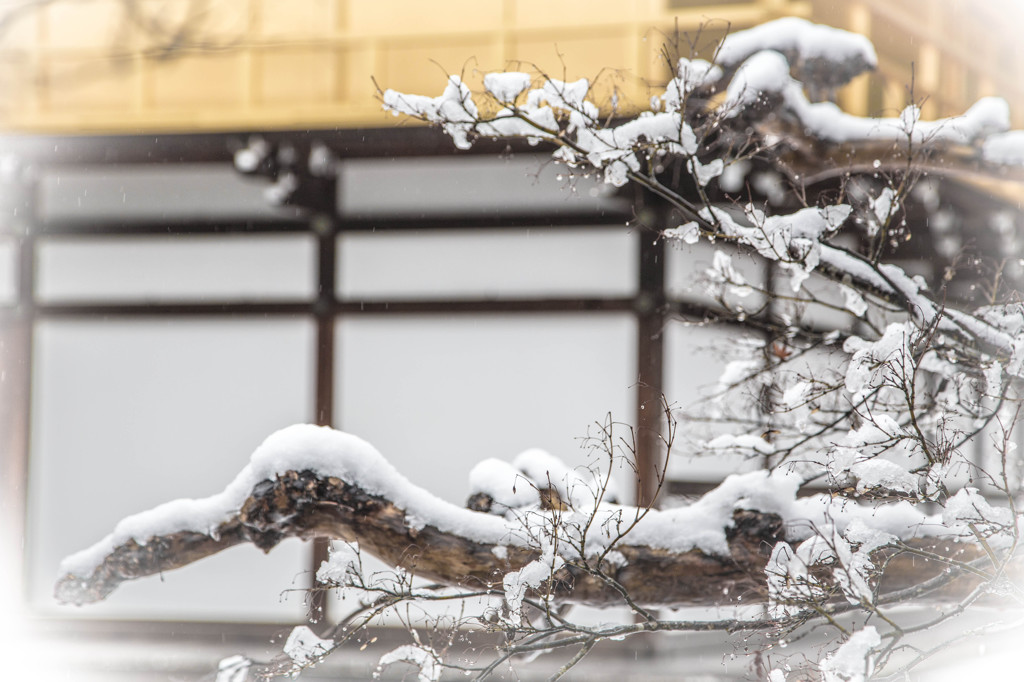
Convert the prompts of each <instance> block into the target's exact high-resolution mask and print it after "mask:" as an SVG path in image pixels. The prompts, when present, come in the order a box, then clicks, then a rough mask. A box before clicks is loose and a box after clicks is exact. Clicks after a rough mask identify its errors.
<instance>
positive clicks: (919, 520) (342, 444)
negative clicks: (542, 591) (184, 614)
mask: <svg viewBox="0 0 1024 682" xmlns="http://www.w3.org/2000/svg"><path fill="white" fill-rule="evenodd" d="M513 466H514V467H516V468H518V469H520V470H521V471H523V472H524V473H526V475H527V476H528V477H529V478H531V479H532V480H533V481H535V482H536V483H538V484H539V483H540V482H542V481H543V482H544V483H545V485H552V486H554V487H555V488H556V489H557V490H558V492H559V495H561V496H562V499H563V500H566V501H569V503H570V505H571V507H572V509H573V510H574V511H573V512H572V513H569V514H566V515H565V516H566V518H569V519H576V517H577V516H579V515H580V514H593V515H594V518H593V523H592V524H591V531H592V533H593V535H592V536H591V537H590V541H592V544H591V546H593V547H594V548H598V549H599V548H600V547H601V546H602V544H601V543H602V542H605V543H607V542H610V541H611V540H612V539H613V538H614V537H615V533H616V529H617V528H620V527H621V525H622V523H629V522H630V519H633V518H639V516H640V515H641V514H642V513H644V510H641V509H637V508H633V507H628V506H619V505H615V504H607V503H603V504H599V503H598V502H597V497H596V495H597V494H599V492H600V490H601V488H600V485H599V484H601V483H602V482H603V480H604V479H602V478H601V477H600V475H599V473H598V472H589V473H590V474H591V475H592V476H593V478H592V479H588V478H586V476H585V474H586V473H587V471H584V472H580V471H579V470H574V469H569V468H568V467H566V465H565V464H564V463H563V462H561V460H559V459H558V458H556V457H553V456H551V455H548V454H547V453H545V452H544V451H542V450H530V451H527V452H526V453H523V454H521V455H520V456H519V457H517V458H516V461H515V462H514V463H513ZM307 470H308V471H312V472H314V473H316V474H317V475H319V476H322V477H336V478H339V479H341V480H343V481H346V482H347V483H349V484H350V485H354V486H358V487H360V488H362V489H363V490H365V491H366V492H367V493H369V494H371V495H378V496H380V497H382V498H384V499H386V500H388V501H389V502H391V503H392V504H394V505H395V507H397V508H398V509H402V510H404V511H405V515H406V518H407V520H408V521H409V522H410V523H415V524H417V525H419V526H420V527H422V526H426V525H430V526H433V527H435V528H437V529H438V530H440V531H441V532H448V533H452V534H455V535H460V536H463V537H465V538H467V539H469V540H471V541H474V542H478V543H481V544H487V545H515V546H530V545H531V544H532V543H533V542H534V541H533V540H532V539H531V538H534V537H536V533H535V532H534V531H535V530H536V529H534V528H531V527H530V523H531V520H530V517H531V514H530V513H525V512H524V513H519V514H517V513H513V514H509V515H508V516H507V517H505V518H502V517H499V516H493V515H489V514H484V513H479V512H475V511H471V510H468V509H464V508H461V507H458V506H455V505H453V504H451V503H449V502H446V501H444V500H441V499H440V498H438V497H436V496H434V495H433V494H431V493H429V492H428V491H426V490H424V489H423V488H420V487H418V486H415V485H413V484H412V483H410V482H409V481H408V480H407V479H406V478H405V477H404V476H402V475H401V474H400V473H399V472H398V471H397V470H396V469H395V468H394V467H393V466H392V465H391V464H390V463H389V462H388V461H387V460H385V459H384V457H383V456H382V455H381V454H380V453H379V452H378V451H377V450H376V448H374V447H373V446H372V445H370V444H369V443H367V442H366V441H364V440H362V439H360V438H358V437H356V436H353V435H351V434H347V433H343V432H341V431H335V430H333V429H330V428H328V427H320V426H313V425H309V424H299V425H295V426H290V427H288V428H285V429H282V430H280V431H278V432H276V433H274V434H272V435H271V436H269V437H268V438H267V439H266V441H264V442H263V444H262V445H260V447H259V448H257V449H256V451H255V452H254V453H253V455H252V459H251V461H250V463H249V464H248V465H247V466H246V467H245V468H244V469H242V471H241V472H240V473H239V474H238V476H237V477H236V478H235V480H234V481H232V482H231V483H230V484H229V485H228V486H227V488H226V489H225V490H224V491H223V492H221V493H219V494H217V495H214V496H212V497H208V498H205V499H199V500H194V499H182V500H175V501H173V502H169V503H167V504H164V505H160V506H158V507H156V508H154V509H151V510H149V511H146V512H142V513H140V514H136V515H134V516H130V517H128V518H126V519H124V520H123V521H121V522H120V523H119V524H117V526H116V527H115V528H114V532H113V533H111V534H110V535H108V536H107V537H105V538H104V539H102V540H101V541H100V542H98V543H96V544H95V545H93V546H92V547H89V548H88V549H85V550H83V551H81V552H78V553H77V554H73V555H71V556H69V557H68V558H66V559H65V560H64V561H63V562H62V563H61V567H60V571H61V574H62V575H64V574H72V575H77V576H83V577H85V576H88V575H89V574H90V573H91V572H92V571H93V570H94V569H95V568H96V567H97V566H98V565H99V564H100V563H101V562H102V561H103V559H104V558H105V557H106V556H107V555H109V554H110V553H111V552H112V551H113V550H114V548H115V547H117V546H119V545H122V544H125V543H127V542H129V541H134V542H136V543H138V544H141V545H145V544H146V543H147V542H148V541H149V540H150V539H152V538H154V537H156V536H161V535H169V534H172V533H176V532H180V531H191V532H196V533H203V534H208V535H212V534H215V533H216V531H217V527H218V525H219V524H220V523H222V522H224V521H226V520H228V519H230V518H231V517H232V515H233V514H235V513H237V511H238V510H239V509H240V508H241V506H242V504H243V503H244V502H245V500H246V499H247V498H248V496H249V495H250V494H251V492H252V490H253V488H254V487H255V486H256V485H257V484H258V483H260V482H262V481H266V480H274V479H275V478H276V477H277V475H278V474H281V473H283V472H286V471H307ZM548 481H550V483H548ZM801 483H802V479H801V477H800V476H798V475H796V474H794V473H791V472H787V471H783V470H776V471H773V472H768V471H763V470H761V471H753V472H749V473H745V474H736V475H732V476H729V477H728V478H727V479H726V480H725V481H723V482H722V484H721V485H719V486H718V487H717V488H715V489H714V490H712V491H711V492H709V493H708V494H706V495H705V496H704V497H702V498H701V499H699V500H697V501H696V502H694V503H693V504H691V505H690V506H688V507H679V508H675V509H670V510H666V511H657V510H650V511H649V512H647V513H646V516H644V518H643V519H642V520H641V521H640V522H639V523H638V524H637V525H636V526H635V527H634V528H633V530H632V531H631V532H630V533H629V536H628V538H627V539H625V543H626V544H635V545H648V546H652V547H658V548H663V549H668V550H671V551H678V552H685V551H689V550H691V549H699V550H702V551H704V552H706V553H709V554H716V555H719V556H728V555H729V545H728V542H727V539H726V531H727V529H729V528H731V527H732V526H733V524H734V520H733V513H734V512H735V511H736V510H739V509H746V510H751V511H758V512H764V513H772V514H778V515H779V516H780V517H781V518H782V519H783V521H785V522H786V523H787V524H790V526H789V530H788V531H787V532H788V533H789V535H790V536H791V538H795V539H798V540H799V539H805V538H806V537H807V536H808V535H807V534H808V533H811V530H809V529H811V528H813V527H814V526H822V525H830V526H835V527H836V528H837V529H839V530H840V531H842V530H843V529H845V528H846V527H847V526H848V525H849V524H850V523H851V522H853V521H854V520H856V519H862V520H865V521H866V522H868V523H869V524H870V525H871V527H873V528H875V529H878V530H880V531H885V532H891V533H893V534H895V535H897V536H899V537H902V538H907V537H912V536H914V535H915V534H918V533H919V532H920V528H921V527H922V526H923V525H925V524H929V523H931V524H932V525H933V526H934V525H935V524H936V521H934V520H932V519H930V517H926V516H924V515H923V514H921V513H920V512H918V511H917V510H916V509H914V508H913V507H911V506H910V505H909V504H907V503H898V504H889V505H886V506H884V507H881V508H879V509H874V508H871V507H866V506H860V505H858V504H856V503H855V502H851V501H845V500H840V499H836V500H832V499H831V498H829V497H828V496H814V497H806V498H800V499H797V498H796V491H797V489H798V488H799V486H800V485H801ZM609 494H610V493H608V492H607V491H606V493H605V496H606V498H607V497H608V495H609ZM527 509H528V508H527ZM535 515H536V514H533V515H532V516H535ZM578 521H579V519H576V522H578ZM798 522H803V523H798ZM570 530H571V529H570ZM601 534H604V535H603V536H602V535H601ZM599 536H600V537H599ZM339 570H344V567H340V569H339Z"/></svg>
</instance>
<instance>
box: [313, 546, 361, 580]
mask: <svg viewBox="0 0 1024 682" xmlns="http://www.w3.org/2000/svg"><path fill="white" fill-rule="evenodd" d="M359 565H360V561H359V543H358V542H344V541H342V540H335V541H334V542H332V543H331V545H330V547H329V548H328V552H327V561H324V562H323V563H321V564H320V568H318V569H317V572H316V579H317V581H318V582H321V583H324V584H334V585H346V584H348V582H349V578H350V577H352V576H355V575H358V573H359Z"/></svg>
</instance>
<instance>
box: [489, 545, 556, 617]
mask: <svg viewBox="0 0 1024 682" xmlns="http://www.w3.org/2000/svg"><path fill="white" fill-rule="evenodd" d="M564 563H565V562H564V561H563V560H562V558H561V557H559V556H558V555H557V554H556V553H555V548H554V546H553V545H551V544H549V545H547V547H545V550H544V553H543V554H542V555H541V556H540V558H538V559H535V560H534V561H531V562H530V563H528V564H526V565H525V566H523V567H522V568H521V569H519V570H517V571H511V572H509V573H506V574H505V577H504V578H502V581H501V582H502V586H503V587H504V589H505V604H506V605H507V606H508V611H509V616H508V618H509V620H510V621H511V622H512V623H513V624H518V623H519V622H520V621H521V620H522V617H523V614H522V608H523V600H524V599H525V598H526V591H527V590H529V589H537V588H539V587H540V586H541V585H542V584H544V582H545V581H547V580H549V579H550V578H551V577H552V576H553V575H554V574H555V572H556V571H558V569H560V568H561V567H562V565H563V564H564Z"/></svg>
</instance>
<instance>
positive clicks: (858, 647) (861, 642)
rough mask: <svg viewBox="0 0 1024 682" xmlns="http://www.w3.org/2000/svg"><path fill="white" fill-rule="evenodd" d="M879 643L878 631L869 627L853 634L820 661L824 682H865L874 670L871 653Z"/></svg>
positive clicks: (880, 639)
mask: <svg viewBox="0 0 1024 682" xmlns="http://www.w3.org/2000/svg"><path fill="white" fill-rule="evenodd" d="M881 643H882V638H881V636H879V634H878V631H877V630H875V628H874V627H872V626H870V625H868V626H866V627H865V628H863V629H861V630H858V631H857V632H854V633H853V634H852V635H850V638H849V639H848V640H846V642H845V643H843V645H842V646H841V647H839V648H838V649H836V650H835V651H834V652H832V653H831V654H829V655H828V656H827V657H826V658H825V660H824V661H822V663H821V672H822V673H823V674H824V676H825V682H865V680H867V678H868V677H869V676H870V675H871V673H872V672H873V670H874V666H873V665H872V659H871V652H872V651H874V650H875V649H876V648H877V647H878V646H879V645H880V644H881Z"/></svg>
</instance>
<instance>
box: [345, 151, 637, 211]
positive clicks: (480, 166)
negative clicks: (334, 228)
mask: <svg viewBox="0 0 1024 682" xmlns="http://www.w3.org/2000/svg"><path fill="white" fill-rule="evenodd" d="M614 190H615V188H614V187H612V186H611V185H607V184H605V183H604V182H602V181H600V180H598V179H597V178H596V177H594V176H591V177H589V178H583V177H578V176H577V177H570V176H569V175H568V173H566V169H565V166H561V165H555V164H554V163H553V162H552V161H551V157H550V156H547V155H529V154H527V155H516V156H513V157H511V158H500V157H496V156H491V155H485V156H477V157H470V156H459V157H447V158H419V159H415V158H389V159H353V160H349V161H343V162H342V163H341V173H340V182H339V184H338V206H339V207H340V209H341V214H342V215H343V216H346V217H358V216H362V217H368V216H388V215H393V216H403V217H410V216H431V215H445V216H466V215H498V214H501V213H506V214H507V213H512V214H517V215H538V214H542V215H557V214H565V213H594V214H598V213H601V212H602V211H606V210H619V211H621V210H624V209H625V208H626V207H628V203H625V202H624V200H622V199H619V198H616V197H615V196H614Z"/></svg>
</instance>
